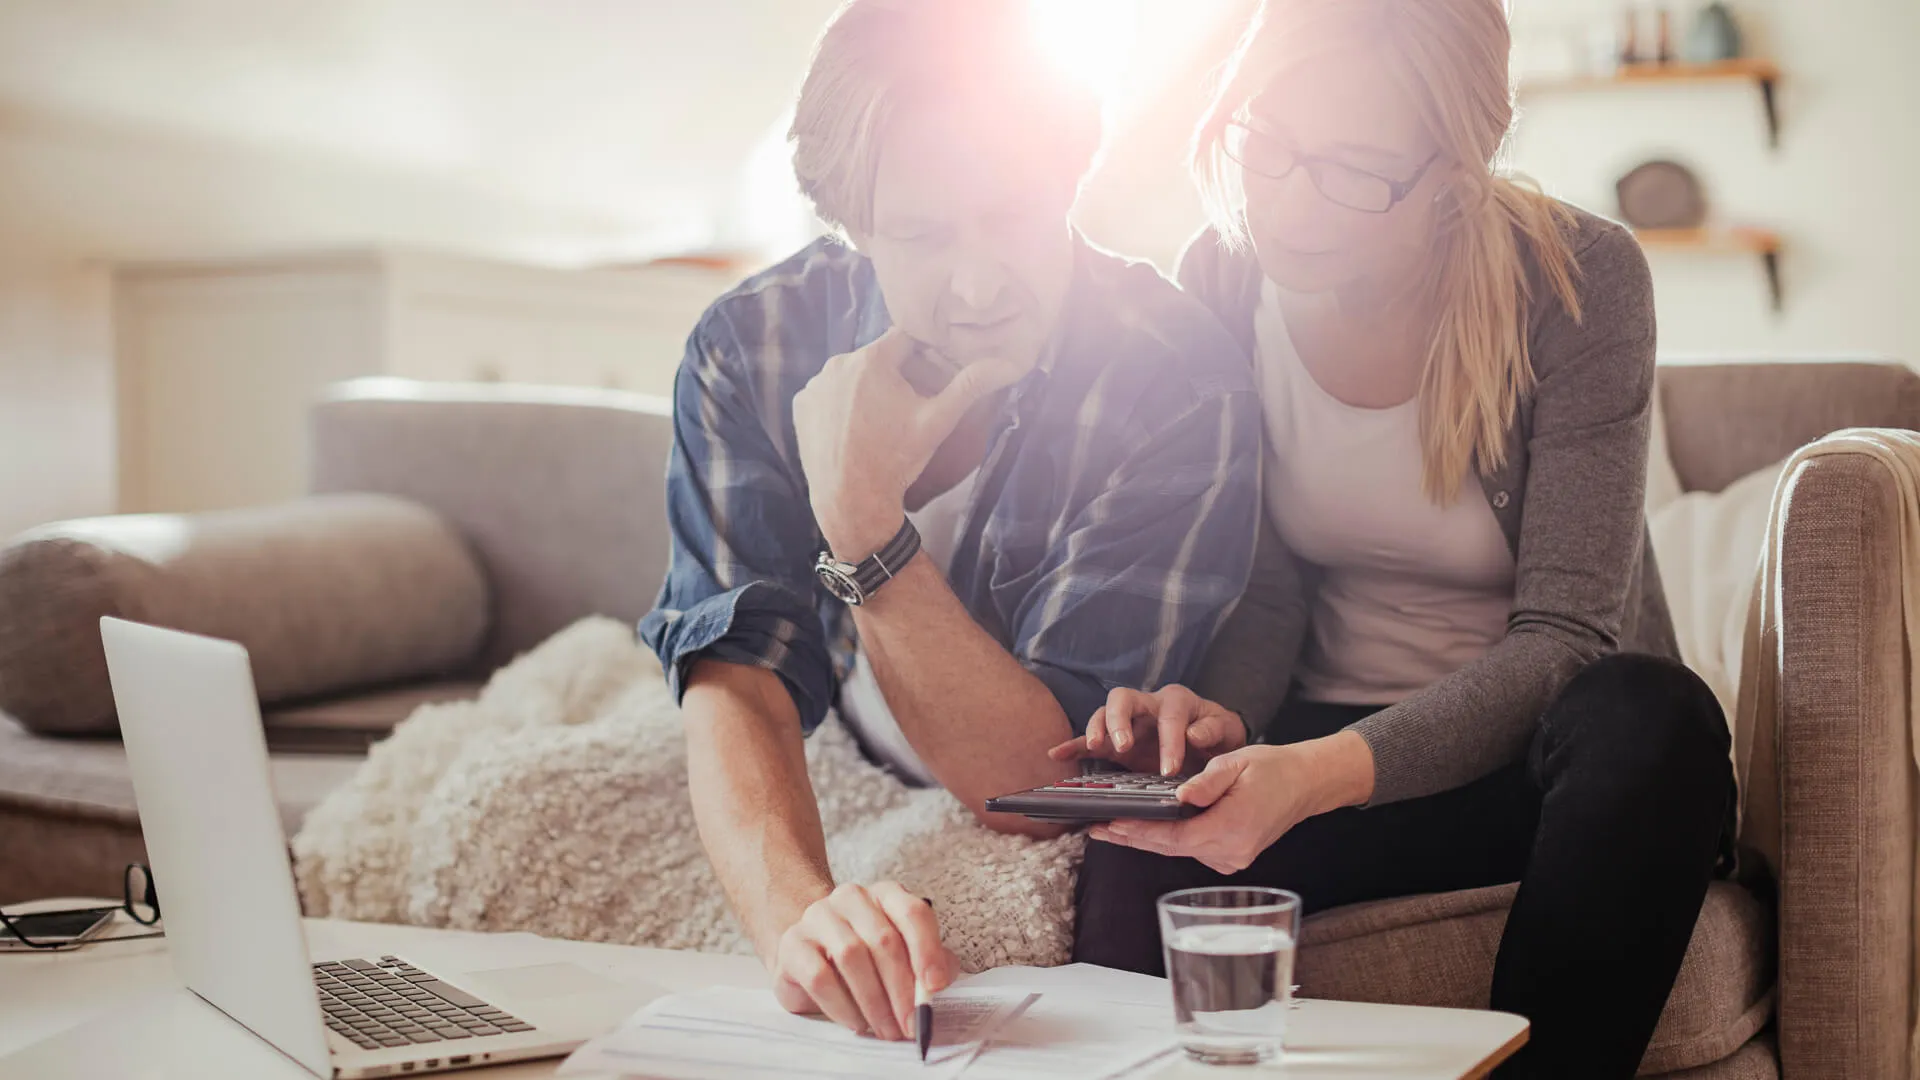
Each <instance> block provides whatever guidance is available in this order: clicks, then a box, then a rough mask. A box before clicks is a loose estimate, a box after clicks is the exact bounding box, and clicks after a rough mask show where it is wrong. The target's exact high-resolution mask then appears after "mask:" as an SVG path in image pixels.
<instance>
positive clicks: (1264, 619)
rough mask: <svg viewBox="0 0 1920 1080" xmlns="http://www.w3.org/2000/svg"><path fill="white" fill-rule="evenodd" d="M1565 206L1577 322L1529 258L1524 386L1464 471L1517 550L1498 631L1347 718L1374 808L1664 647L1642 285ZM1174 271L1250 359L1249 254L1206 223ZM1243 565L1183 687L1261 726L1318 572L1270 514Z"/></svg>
mask: <svg viewBox="0 0 1920 1080" xmlns="http://www.w3.org/2000/svg"><path fill="white" fill-rule="evenodd" d="M1575 213H1576V216H1577V218H1576V220H1577V224H1576V235H1574V236H1573V238H1572V239H1573V250H1574V252H1575V258H1576V260H1577V262H1578V264H1579V276H1578V279H1577V281H1576V287H1577V289H1578V292H1579V297H1580V307H1581V315H1582V318H1581V320H1580V321H1579V322H1575V321H1574V320H1573V319H1572V318H1571V317H1570V316H1569V315H1568V313H1567V311H1566V309H1565V308H1564V307H1563V306H1562V305H1561V304H1560V302H1559V301H1558V300H1557V299H1556V298H1555V297H1554V295H1553V293H1552V291H1551V289H1550V288H1548V286H1547V285H1546V284H1545V282H1544V281H1543V280H1542V278H1541V276H1540V273H1539V268H1538V266H1537V265H1535V264H1533V263H1532V262H1531V261H1530V262H1529V265H1528V268H1527V269H1528V280H1529V283H1530V285H1531V296H1532V300H1531V303H1530V305H1529V309H1528V312H1527V335H1528V343H1529V349H1530V353H1531V357H1532V361H1533V370H1534V375H1535V387H1534V390H1533V392H1532V393H1531V394H1530V395H1527V396H1525V397H1524V398H1523V400H1522V401H1521V403H1520V407H1519V409H1518V411H1517V413H1516V415H1515V416H1514V422H1513V426H1512V427H1511V428H1509V429H1508V431H1507V440H1506V443H1507V460H1506V463H1505V465H1503V466H1502V467H1501V468H1500V469H1499V470H1498V471H1496V472H1494V473H1493V474H1491V475H1485V474H1483V475H1481V477H1480V480H1481V487H1482V488H1483V489H1485V492H1486V498H1487V502H1488V504H1489V505H1490V506H1492V508H1493V513H1494V517H1495V518H1497V519H1498V520H1499V522H1500V528H1501V531H1502V532H1504V533H1505V534H1506V537H1507V544H1508V546H1509V547H1510V548H1511V549H1512V551H1513V555H1514V560H1515V580H1514V598H1513V611H1512V613H1511V614H1510V615H1509V616H1508V618H1507V632H1506V636H1505V637H1504V638H1503V639H1502V640H1501V641H1500V642H1499V644H1497V645H1495V646H1494V647H1493V648H1492V649H1491V650H1489V651H1488V652H1487V654H1486V655H1485V656H1483V657H1481V658H1480V659H1478V660H1476V661H1474V662H1473V663H1471V664H1468V665H1467V666H1465V667H1463V668H1461V669H1460V670H1458V671H1456V672H1454V673H1453V674H1452V675H1449V676H1447V677H1446V678H1444V679H1441V680H1440V681H1438V682H1436V683H1434V684H1432V685H1430V686H1428V687H1426V688H1425V689H1422V690H1420V691H1419V692H1418V693H1415V694H1414V695H1412V696H1411V697H1408V698H1406V699H1405V700H1403V701H1400V702H1398V703H1396V704H1394V705H1392V706H1391V707H1389V708H1386V709H1383V710H1382V711H1380V712H1377V713H1375V714H1373V715H1372V716H1369V717H1367V718H1366V719H1364V720H1361V721H1360V722H1359V723H1357V724H1355V725H1353V730H1354V731H1356V732H1358V733H1359V734H1360V735H1361V737H1362V738H1364V739H1366V741H1367V745H1368V746H1369V747H1370V748H1372V750H1373V759H1374V767H1375V780H1374V792H1373V800H1372V802H1373V804H1374V805H1378V804H1382V803H1390V802H1396V801H1399V800H1401V799H1410V798H1415V797H1418V796H1422V795H1431V794H1434V793H1436V792H1440V791H1446V790H1449V789H1451V788H1455V787H1459V786H1461V785H1462V784H1467V783H1471V782H1472V781H1474V780H1477V779H1480V778H1481V777H1483V776H1486V775H1487V774H1489V773H1491V772H1493V771H1495V770H1496V769H1499V768H1500V767H1502V766H1504V765H1506V764H1507V763H1509V762H1512V761H1516V760H1519V759H1520V757H1521V755H1523V754H1524V753H1525V752H1526V749H1527V746H1528V743H1529V740H1530V738H1531V736H1532V734H1533V730H1534V723H1535V721H1536V720H1537V719H1538V718H1539V716H1540V714H1541V713H1542V711H1544V710H1545V708H1546V707H1547V704H1548V703H1549V702H1550V701H1552V699H1553V697H1554V695H1555V694H1557V693H1558V692H1559V690H1560V688H1561V687H1563V686H1564V685H1566V683H1567V681H1568V680H1569V679H1571V678H1572V677H1573V676H1574V674H1575V673H1576V672H1578V671H1579V670H1580V669H1581V668H1583V667H1585V666H1586V665H1587V664H1589V663H1591V662H1592V661H1594V660H1596V659H1598V658H1600V657H1602V656H1606V655H1608V654H1609V653H1614V652H1619V651H1630V652H1643V653H1653V654H1656V655H1660V656H1666V657H1673V658H1677V657H1678V656H1679V648H1678V646H1677V645H1676V644H1675V641H1674V634H1673V621H1672V618H1671V617H1670V616H1669V614H1668V611H1667V604H1666V597H1665V595H1664V594H1663V593H1662V591H1661V588H1660V575H1659V572H1658V570H1657V569H1656V568H1655V566H1654V561H1653V551H1652V547H1651V544H1650V542H1649V536H1648V532H1647V526H1646V514H1645V509H1644V505H1643V500H1644V498H1645V489H1646V476H1647V440H1648V436H1649V434H1650V428H1649V425H1650V423H1651V418H1652V403H1653V385H1654V376H1653V356H1654V316H1653V286H1652V282H1651V280H1650V278H1649V276H1648V273H1647V263H1646V259H1645V257H1644V256H1643V255H1642V254H1641V251H1640V245H1639V244H1638V243H1637V242H1636V241H1635V240H1634V238H1633V235H1632V234H1631V233H1629V232H1627V231H1626V230H1625V229H1623V228H1621V227H1620V226H1618V225H1615V224H1613V223H1612V222H1609V221H1605V220H1603V219H1601V218H1598V217H1595V216H1593V215H1591V214H1587V213H1585V212H1581V211H1576V212H1575ZM1179 278H1180V284H1181V286H1182V287H1184V288H1185V289H1186V290H1187V291H1188V292H1191V293H1192V294H1193V295H1195V296H1197V297H1199V298H1200V300H1201V301H1202V302H1204V303H1205V304H1206V305H1207V306H1208V307H1209V308H1211V309H1212V310H1213V312H1214V314H1215V315H1216V316H1217V317H1218V318H1219V319H1220V321H1221V322H1222V323H1223V324H1225V326H1226V327H1227V329H1228V330H1230V331H1231V332H1232V333H1233V334H1234V335H1235V336H1236V337H1237V338H1238V339H1239V340H1240V344H1241V346H1242V348H1243V349H1244V350H1245V351H1246V353H1247V355H1248V356H1253V355H1254V337H1253V315H1254V308H1255V306H1256V305H1257V304H1258V302H1259V296H1260V281H1261V273H1260V268H1259V265H1258V264H1257V263H1256V262H1255V261H1254V259H1253V256H1252V254H1251V253H1250V252H1246V251H1237V252H1236V251H1231V250H1228V249H1227V248H1226V247H1224V246H1223V245H1222V244H1221V242H1220V238H1219V236H1218V234H1216V233H1215V232H1213V231H1212V230H1208V231H1206V232H1204V233H1202V234H1201V235H1200V237H1199V238H1198V239H1196V240H1195V241H1194V242H1193V244H1192V245H1191V246H1189V247H1188V249H1187V251H1186V254H1185V255H1183V256H1182V257H1181V260H1180V270H1179ZM1264 520H1266V519H1265V517H1264V515H1263V521H1264ZM1254 562H1255V565H1254V570H1253V579H1252V580H1251V581H1250V582H1249V583H1248V586H1247V592H1246V595H1245V596H1244V597H1243V598H1242V600H1241V602H1240V605H1239V606H1238V607H1237V608H1236V609H1235V611H1234V613H1233V614H1232V615H1231V616H1230V617H1229V619H1228V621H1227V623H1226V625H1225V626H1224V627H1223V628H1222V629H1221V632H1220V636H1219V637H1218V638H1216V639H1215V642H1214V645H1213V648H1212V649H1211V650H1210V651H1209V653H1208V656H1207V661H1206V665H1205V668H1204V670H1203V671H1202V673H1201V676H1200V679H1199V680H1198V683H1197V688H1198V689H1199V691H1200V692H1201V693H1203V694H1204V695H1206V696H1207V697H1210V698H1212V699H1213V700H1215V701H1219V702H1220V703H1222V704H1224V705H1226V706H1228V707H1229V708H1232V709H1234V710H1235V711H1237V712H1239V713H1240V715H1241V716H1242V717H1244V718H1245V719H1246V720H1247V722H1248V726H1249V728H1250V729H1252V730H1253V731H1255V732H1259V731H1261V730H1263V729H1264V728H1265V727H1266V724H1267V722H1268V721H1269V720H1270V719H1271V718H1272V716H1273V715H1274V713H1275V712H1277V711H1278V710H1279V707H1280V705H1281V703H1282V701H1283V700H1284V699H1285V697H1286V694H1287V692H1288V689H1289V687H1290V686H1291V684H1292V682H1293V669H1294V665H1295V662H1296V661H1297V659H1298V656H1299V652H1300V648H1301V645H1302V643H1303V642H1304V640H1305V637H1306V631H1307V621H1308V618H1309V615H1310V613H1311V612H1312V610H1313V609H1312V591H1313V588H1314V582H1315V580H1316V578H1317V576H1318V575H1317V572H1316V570H1315V568H1314V567H1313V566H1312V565H1311V564H1309V563H1306V562H1305V561H1304V560H1302V559H1299V558H1297V557H1295V556H1294V555H1293V554H1292V553H1291V552H1288V551H1287V550H1286V549H1285V547H1284V545H1283V544H1282V543H1281V541H1280V539H1279V537H1278V534H1277V533H1275V532H1274V531H1273V529H1272V526H1271V524H1270V523H1269V524H1268V525H1267V526H1266V527H1265V532H1264V535H1263V536H1262V539H1261V542H1260V545H1259V550H1258V553H1257V554H1256V556H1255V560H1254Z"/></svg>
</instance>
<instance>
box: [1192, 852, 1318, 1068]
mask: <svg viewBox="0 0 1920 1080" xmlns="http://www.w3.org/2000/svg"><path fill="white" fill-rule="evenodd" d="M1159 907H1160V943H1161V946H1162V948H1164V949H1165V950H1166V956H1167V982H1168V983H1169V984H1170V985H1171V986H1172V989H1173V1018H1174V1021H1175V1023H1176V1024H1178V1026H1179V1029H1180V1045H1181V1047H1182V1048H1183V1049H1185V1050H1186V1052H1187V1055H1188V1056H1189V1057H1192V1058H1194V1059H1195V1060H1198V1061H1203V1062H1206V1063H1207V1064H1210V1065H1252V1064H1256V1063H1258V1062H1262V1061H1268V1060H1271V1059H1273V1058H1276V1057H1278V1056H1279V1055H1280V1048H1281V1044H1282V1043H1283V1042H1284V1041H1285V1040H1286V1035H1287V1010H1288V1007H1289V1004H1290V1003H1291V1001H1292V999H1293V953H1294V942H1295V941H1296V940H1297V939H1298V938H1299V931H1300V897H1299V896H1297V895H1296V894H1294V893H1290V892H1288V891H1286V890H1285V889H1262V888H1248V887H1239V886H1217V887H1212V888H1205V889H1183V890H1181V891H1179V892H1173V893H1168V894H1167V895H1165V896H1163V897H1161V898H1160V903H1159Z"/></svg>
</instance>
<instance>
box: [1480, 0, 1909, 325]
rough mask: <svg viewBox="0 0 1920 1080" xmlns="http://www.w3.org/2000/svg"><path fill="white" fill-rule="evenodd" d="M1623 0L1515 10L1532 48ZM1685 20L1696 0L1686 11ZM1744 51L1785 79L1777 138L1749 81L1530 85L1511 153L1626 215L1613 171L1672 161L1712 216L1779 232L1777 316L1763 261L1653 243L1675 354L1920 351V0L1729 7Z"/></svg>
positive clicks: (1552, 183)
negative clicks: (1780, 303)
mask: <svg viewBox="0 0 1920 1080" xmlns="http://www.w3.org/2000/svg"><path fill="white" fill-rule="evenodd" d="M1619 6H1620V5H1618V4H1617V3H1611V2H1602V3H1589V2H1588V0H1551V2H1544V3H1543V2H1539V0H1535V2H1533V3H1522V4H1518V5H1516V7H1517V8H1518V11H1517V12H1516V15H1515V20H1516V21H1515V33H1516V38H1517V40H1518V41H1519V43H1520V55H1519V56H1518V57H1517V63H1518V64H1519V65H1522V66H1524V65H1525V64H1527V63H1528V62H1529V53H1528V49H1529V43H1530V42H1534V41H1538V40H1539V39H1540V37H1541V36H1543V35H1551V34H1553V33H1555V32H1558V31H1561V30H1565V29H1567V28H1569V27H1571V26H1573V25H1576V24H1579V23H1580V22H1581V21H1582V20H1583V19H1584V20H1587V21H1591V20H1593V19H1598V20H1602V21H1605V20H1609V19H1611V18H1612V17H1613V15H1614V13H1616V12H1617V11H1618V10H1619ZM1680 6H1681V7H1682V8H1683V9H1684V10H1683V13H1682V15H1681V18H1680V19H1679V22H1680V24H1681V25H1685V24H1686V23H1687V22H1688V21H1689V20H1688V17H1687V16H1688V14H1689V13H1690V10H1691V8H1692V7H1693V6H1694V5H1692V4H1683V5H1680ZM1732 6H1733V8H1734V10H1735V13H1736V15H1737V16H1738V17H1739V18H1740V20H1741V24H1742V27H1743V29H1744V30H1745V31H1746V36H1747V37H1748V39H1749V40H1750V42H1751V46H1752V47H1751V48H1750V50H1749V51H1750V52H1752V53H1753V54H1755V55H1760V56H1769V57H1773V58H1775V59H1776V60H1777V61H1778V63H1779V65H1780V67H1781V69H1782V72H1783V76H1784V78H1783V81H1782V83H1781V84H1780V90H1779V104H1780V115H1781V131H1780V146H1779V148H1778V149H1777V150H1772V149H1769V148H1768V146H1767V140H1766V126H1765V122H1764V119H1763V114H1762V111H1761V105H1760V95H1759V92H1758V90H1757V89H1755V88H1754V87H1753V85H1752V84H1750V83H1744V82H1740V83H1726V84H1706V85H1702V84H1686V85H1680V86H1664V87H1646V88H1610V89H1605V90H1595V91H1583V92H1579V93H1570V94H1554V95H1546V94H1542V95H1528V96H1526V97H1524V98H1523V100H1522V106H1523V109H1524V113H1523V116H1522V119H1521V123H1520V127H1519V134H1518V137H1517V139H1516V141H1515V145H1514V164H1515V166H1516V167H1517V168H1518V169H1520V170H1521V171H1523V172H1526V173H1528V174H1530V175H1532V176H1534V177H1535V178H1536V179H1538V180H1539V181H1540V182H1541V183H1542V185H1543V186H1544V187H1546V189H1547V190H1548V191H1550V192H1552V193H1553V194H1555V195H1558V196H1560V197H1562V198H1566V199H1568V200H1570V201H1573V202H1577V203H1580V204H1581V205H1584V206H1587V207H1589V208H1592V209H1595V210H1598V211H1601V212H1603V213H1606V214H1609V215H1617V201H1616V199H1615V196H1614V193H1613V183H1614V181H1615V180H1616V179H1617V178H1618V177H1619V176H1620V175H1622V174H1623V173H1625V172H1626V171H1627V170H1628V169H1630V168H1632V167H1633V166H1634V165H1635V164H1638V163H1639V162H1641V161H1645V160H1648V159H1650V158H1654V157H1670V158H1672V159H1674V160H1678V161H1681V162H1683V163H1685V164H1687V165H1688V166H1689V167H1690V168H1692V169H1693V170H1694V172H1695V173H1696V174H1698V175H1699V176H1700V177H1701V180H1702V182H1703V183H1704V185H1705V186H1706V190H1707V196H1708V199H1709V201H1710V203H1711V205H1712V207H1713V213H1714V216H1715V217H1716V218H1717V219H1719V220H1721V221H1724V222H1734V223H1752V224H1758V225H1763V226H1767V227H1770V228H1774V229H1776V230H1778V231H1779V232H1780V233H1781V234H1782V238H1783V243H1784V244H1785V245H1786V250H1785V252H1784V254H1783V256H1782V270H1783V275H1782V276H1783V279H1784V284H1785V289H1786V305H1785V309H1784V310H1783V311H1782V312H1781V313H1780V314H1779V315H1777V316H1776V315H1775V314H1773V313H1772V312H1771V311H1770V310H1769V309H1768V303H1767V292H1766V286H1765V282H1764V278H1763V277H1762V274H1761V269H1760V264H1759V260H1758V259H1757V258H1755V257H1750V256H1732V255H1728V256H1720V255H1701V254H1696V253H1686V252H1668V251H1661V252H1654V253H1652V254H1651V255H1650V256H1649V258H1650V261H1651V263H1652V266H1653V272H1654V283H1655V290H1656V296H1657V302H1658V304H1659V317H1660V344H1661V348H1662V351H1663V352H1666V353H1669V354H1671V353H1697V352H1714V353H1725V352H1745V353H1758V354H1769V355H1777V354H1818V355H1831V354H1835V353H1876V354H1888V355H1894V356H1898V357H1901V358H1903V359H1906V360H1907V361H1909V362H1916V361H1920V316H1916V315H1915V313H1914V309H1915V307H1916V306H1920V257H1917V256H1916V254H1915V249H1916V247H1920V210H1916V204H1915V198H1914V194H1913V193H1914V192H1915V191H1916V190H1920V120H1916V111H1917V110H1920V65H1916V63H1915V60H1916V57H1920V3H1916V2H1915V0H1821V2H1818V3H1815V2H1812V0H1734V3H1733V5H1732Z"/></svg>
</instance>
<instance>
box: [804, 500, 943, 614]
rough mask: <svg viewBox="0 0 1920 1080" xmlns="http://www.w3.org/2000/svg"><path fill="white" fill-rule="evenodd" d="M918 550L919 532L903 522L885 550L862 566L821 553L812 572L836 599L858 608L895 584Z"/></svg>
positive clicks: (875, 553) (881, 550)
mask: <svg viewBox="0 0 1920 1080" xmlns="http://www.w3.org/2000/svg"><path fill="white" fill-rule="evenodd" d="M919 550H920V530H918V529H916V528H914V527H913V522H911V521H902V522H901V523H900V531H899V532H897V533H894V534H893V539H891V540H889V541H887V543H886V546H885V547H883V548H881V549H880V550H879V551H876V552H874V553H873V554H871V555H869V556H867V557H866V558H865V559H863V560H861V561H860V562H858V563H848V562H841V561H840V560H838V559H836V558H834V557H833V552H831V551H822V552H821V553H820V557H819V558H818V559H816V560H814V563H813V572H814V574H815V575H817V576H818V577H819V578H820V584H822V585H825V586H826V587H827V591H828V592H830V593H832V594H833V595H834V597H835V598H836V599H838V600H840V601H841V602H843V603H845V604H847V605H848V606H850V607H859V606H860V605H861V604H864V603H866V602H867V601H868V600H869V599H871V598H872V596H873V594H874V593H876V592H878V591H880V586H882V585H885V584H886V583H887V582H889V581H892V580H893V575H894V574H895V573H896V572H898V571H899V570H901V569H902V568H904V567H905V566H906V565H907V563H909V562H911V561H912V560H913V557H914V555H915V554H916V553H918V552H919Z"/></svg>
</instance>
